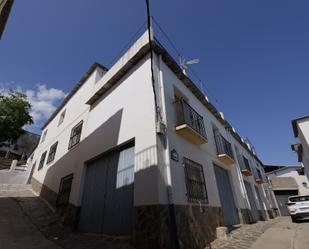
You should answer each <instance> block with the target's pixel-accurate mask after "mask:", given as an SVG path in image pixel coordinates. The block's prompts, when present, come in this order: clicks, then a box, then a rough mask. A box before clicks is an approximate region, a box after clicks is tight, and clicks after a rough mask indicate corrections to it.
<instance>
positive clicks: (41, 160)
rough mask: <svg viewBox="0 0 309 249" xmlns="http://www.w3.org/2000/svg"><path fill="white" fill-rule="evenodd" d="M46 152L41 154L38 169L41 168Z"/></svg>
mask: <svg viewBox="0 0 309 249" xmlns="http://www.w3.org/2000/svg"><path fill="white" fill-rule="evenodd" d="M46 154H47V151H45V152H44V153H43V154H42V156H41V159H40V164H39V167H38V170H40V169H42V168H43V166H44V161H45V157H46Z"/></svg>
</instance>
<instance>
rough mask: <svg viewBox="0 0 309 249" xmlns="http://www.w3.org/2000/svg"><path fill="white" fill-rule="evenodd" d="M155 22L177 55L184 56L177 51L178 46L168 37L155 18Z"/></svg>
mask: <svg viewBox="0 0 309 249" xmlns="http://www.w3.org/2000/svg"><path fill="white" fill-rule="evenodd" d="M153 21H154V23H155V24H156V25H157V27H158V28H159V30H160V31H161V32H162V34H163V35H164V36H165V38H166V40H167V41H168V42H169V43H170V45H171V46H172V48H173V49H174V50H175V52H176V53H177V55H178V56H182V55H181V53H180V52H179V50H178V49H177V47H176V45H175V44H174V43H173V42H172V40H171V39H170V38H169V36H168V35H167V33H166V32H165V31H164V30H163V29H162V27H161V26H160V24H159V23H158V22H157V20H156V19H155V18H154V17H153Z"/></svg>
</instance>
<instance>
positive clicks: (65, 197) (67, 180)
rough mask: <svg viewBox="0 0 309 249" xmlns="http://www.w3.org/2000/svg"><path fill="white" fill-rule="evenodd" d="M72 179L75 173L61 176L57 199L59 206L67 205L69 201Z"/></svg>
mask: <svg viewBox="0 0 309 249" xmlns="http://www.w3.org/2000/svg"><path fill="white" fill-rule="evenodd" d="M72 181H73V174H70V175H68V176H65V177H62V178H61V182H60V186H59V192H58V195H57V200H56V205H57V206H65V205H67V204H68V203H69V199H70V193H71V187H72Z"/></svg>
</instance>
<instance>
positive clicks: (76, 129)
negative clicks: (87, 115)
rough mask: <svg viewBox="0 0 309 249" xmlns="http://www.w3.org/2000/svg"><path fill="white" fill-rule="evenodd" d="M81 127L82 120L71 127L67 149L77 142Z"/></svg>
mask: <svg viewBox="0 0 309 249" xmlns="http://www.w3.org/2000/svg"><path fill="white" fill-rule="evenodd" d="M82 128H83V121H81V122H79V123H78V124H77V125H76V126H75V127H73V129H72V131H71V136H70V141H69V149H71V148H72V147H73V146H75V145H76V144H78V143H79V141H80V136H81V133H82Z"/></svg>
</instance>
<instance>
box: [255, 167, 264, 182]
mask: <svg viewBox="0 0 309 249" xmlns="http://www.w3.org/2000/svg"><path fill="white" fill-rule="evenodd" d="M254 178H255V182H256V183H257V184H262V183H263V180H262V179H263V178H262V175H261V172H260V171H259V170H258V169H257V174H255V177H254Z"/></svg>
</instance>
